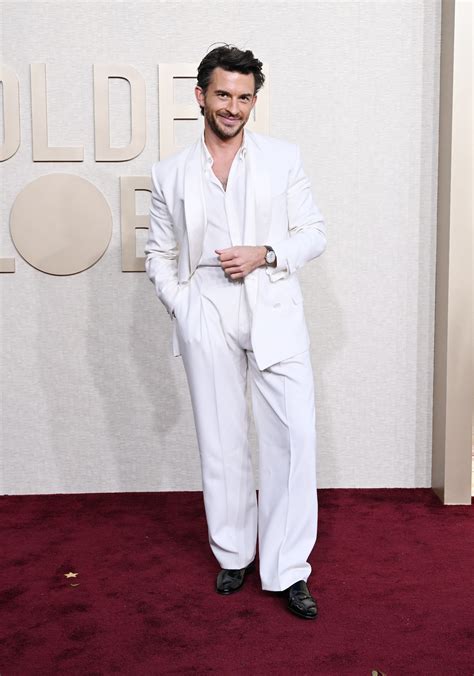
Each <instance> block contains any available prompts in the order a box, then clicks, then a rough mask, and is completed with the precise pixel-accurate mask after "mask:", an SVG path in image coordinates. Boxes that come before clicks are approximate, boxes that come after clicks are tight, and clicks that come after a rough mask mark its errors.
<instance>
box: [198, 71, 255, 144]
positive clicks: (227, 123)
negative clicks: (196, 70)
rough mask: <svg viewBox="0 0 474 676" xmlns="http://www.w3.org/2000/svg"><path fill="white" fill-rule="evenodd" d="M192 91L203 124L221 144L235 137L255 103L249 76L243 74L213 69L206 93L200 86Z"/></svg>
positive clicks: (253, 88)
mask: <svg viewBox="0 0 474 676" xmlns="http://www.w3.org/2000/svg"><path fill="white" fill-rule="evenodd" d="M195 91H196V99H197V101H198V103H199V105H200V106H202V108H204V118H205V120H206V123H207V125H209V127H210V128H211V129H212V131H213V132H214V133H215V134H216V136H218V137H219V138H220V139H222V140H223V141H225V140H226V139H230V138H234V136H237V135H238V134H239V132H240V131H241V130H242V129H243V127H244V125H245V124H246V122H247V120H248V119H249V116H250V113H251V112H252V108H253V107H254V105H255V102H256V100H257V97H256V96H255V94H254V92H255V78H254V76H253V73H249V74H248V75H243V74H242V73H236V72H230V71H227V70H224V69H223V68H215V69H214V70H213V72H212V76H211V81H210V82H209V86H208V88H207V90H206V92H203V90H202V89H201V87H196V90H195Z"/></svg>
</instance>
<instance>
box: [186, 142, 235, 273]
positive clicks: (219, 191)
mask: <svg viewBox="0 0 474 676" xmlns="http://www.w3.org/2000/svg"><path fill="white" fill-rule="evenodd" d="M245 153H246V143H245V134H244V141H243V143H242V145H241V147H240V149H239V150H238V151H237V153H236V154H235V157H234V160H233V162H232V165H231V168H230V171H229V177H228V179H227V188H226V189H225V190H224V187H223V185H222V183H221V182H220V181H219V179H218V178H217V177H216V175H215V174H214V172H213V170H212V165H213V163H214V160H213V159H212V156H211V154H210V152H209V150H208V148H207V146H206V143H205V141H204V134H203V136H202V166H203V192H204V202H205V205H206V232H205V235H204V241H203V247H202V255H201V258H200V260H199V263H198V265H199V266H202V265H212V266H219V265H220V263H219V259H218V254H216V252H215V249H228V248H229V247H231V246H238V245H240V244H243V233H244V223H245V176H246V169H245Z"/></svg>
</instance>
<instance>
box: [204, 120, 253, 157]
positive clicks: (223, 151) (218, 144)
mask: <svg viewBox="0 0 474 676" xmlns="http://www.w3.org/2000/svg"><path fill="white" fill-rule="evenodd" d="M243 139H244V130H243V129H242V131H241V132H239V133H238V134H237V136H234V137H233V138H228V139H221V138H219V136H217V135H216V134H215V133H214V132H213V131H212V129H210V128H209V127H208V126H207V125H205V126H204V141H205V143H206V146H207V149H208V150H209V152H210V153H211V155H212V157H214V158H216V157H227V158H228V157H234V156H235V154H236V153H237V151H238V150H239V148H240V147H241V145H242V143H243Z"/></svg>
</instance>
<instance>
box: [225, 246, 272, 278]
mask: <svg viewBox="0 0 474 676" xmlns="http://www.w3.org/2000/svg"><path fill="white" fill-rule="evenodd" d="M215 252H216V254H218V255H219V261H220V263H221V267H222V269H223V270H224V272H225V274H226V275H228V276H229V277H230V278H231V279H240V278H242V277H246V276H247V275H248V274H249V273H250V272H252V271H253V270H255V269H256V268H260V267H262V266H263V265H265V256H266V253H267V249H266V247H264V246H231V247H230V248H229V249H215Z"/></svg>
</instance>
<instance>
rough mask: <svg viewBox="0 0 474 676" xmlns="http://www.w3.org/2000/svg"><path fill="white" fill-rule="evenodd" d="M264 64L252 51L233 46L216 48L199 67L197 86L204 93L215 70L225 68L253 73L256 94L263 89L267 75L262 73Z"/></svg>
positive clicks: (246, 73)
mask: <svg viewBox="0 0 474 676" xmlns="http://www.w3.org/2000/svg"><path fill="white" fill-rule="evenodd" d="M262 67H263V63H262V62H261V61H259V60H258V59H257V58H255V56H254V55H253V52H251V51H250V49H247V50H245V51H242V50H241V49H238V48H237V47H234V46H233V45H221V46H220V47H215V48H214V49H212V50H211V51H210V52H208V53H207V54H206V56H205V57H204V58H203V60H202V61H201V63H200V64H199V66H198V74H197V84H198V86H199V87H201V89H202V90H203V92H205V91H206V89H207V88H208V86H209V83H210V81H211V77H212V73H213V71H214V69H215V68H223V69H224V70H228V71H230V72H237V73H243V74H244V75H248V74H249V73H253V76H254V78H255V92H254V93H255V94H256V93H257V92H258V90H259V89H260V88H261V87H263V83H264V82H265V75H264V74H263V73H262Z"/></svg>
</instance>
